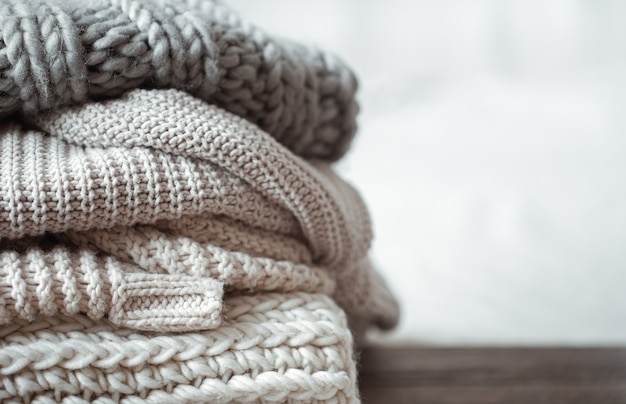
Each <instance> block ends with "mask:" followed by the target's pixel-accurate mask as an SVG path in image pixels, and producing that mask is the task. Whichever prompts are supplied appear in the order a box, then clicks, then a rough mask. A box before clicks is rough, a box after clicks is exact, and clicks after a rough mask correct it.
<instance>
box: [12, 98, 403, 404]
mask: <svg viewBox="0 0 626 404" xmlns="http://www.w3.org/2000/svg"><path fill="white" fill-rule="evenodd" d="M0 157H1V158H0V323H2V324H4V325H3V328H2V330H3V331H1V332H0V334H2V335H3V339H2V341H1V342H0V398H1V399H2V400H3V402H4V401H7V402H10V400H16V397H22V399H23V400H25V401H33V402H58V401H63V400H65V401H66V402H83V401H85V402H88V401H90V400H92V399H95V398H98V399H99V400H101V401H102V402H118V401H122V402H144V401H145V402H250V401H261V402H338V403H340V402H357V401H358V393H357V390H356V373H355V370H354V369H355V363H354V360H353V358H352V356H351V355H352V348H353V336H352V333H354V336H355V337H356V338H357V340H360V339H361V337H362V336H363V333H364V331H365V330H366V329H367V328H369V327H370V326H372V325H376V326H378V327H381V328H390V327H392V326H393V325H395V323H396V321H397V316H398V307H397V304H396V302H395V300H394V299H393V297H392V296H391V294H390V293H389V291H388V289H387V287H386V286H385V283H384V282H383V281H382V279H381V278H380V277H379V275H378V274H377V273H376V270H375V269H374V268H373V267H372V265H371V263H370V261H369V259H368V257H367V252H368V250H369V247H370V242H371V238H372V232H371V224H370V219H369V215H368V213H367V210H366V208H365V206H364V204H363V201H362V200H361V198H360V196H359V195H358V193H357V192H356V191H355V190H354V188H352V187H351V186H350V185H349V184H347V183H346V182H344V181H343V180H341V179H340V178H339V177H338V176H337V175H335V173H334V172H333V170H332V168H331V166H330V165H329V163H328V162H324V161H322V160H311V161H305V160H303V159H302V158H300V157H298V156H297V155H295V154H294V153H292V152H291V151H289V150H288V149H287V148H285V147H284V146H282V145H281V144H280V143H279V142H277V141H276V139H275V138H274V137H272V136H270V135H269V134H267V133H266V132H265V131H263V130H261V129H260V128H259V127H257V126H256V125H254V124H253V123H251V122H249V121H248V120H246V119H243V118H241V117H239V116H236V115H233V114H232V113H229V112H227V111H225V110H224V109H222V108H220V107H218V106H214V105H210V104H208V103H206V102H204V101H203V100H201V99H199V98H195V97H193V96H191V95H190V94H188V93H186V92H182V91H179V90H174V89H169V90H146V89H136V90H132V91H130V92H127V93H125V94H123V95H121V96H120V97H118V98H115V99H112V100H108V101H101V102H88V103H84V104H80V105H78V106H74V107H69V108H63V109H55V110H50V111H48V112H46V113H41V114H37V115H31V116H27V117H25V119H24V120H23V121H22V122H20V121H17V120H11V121H7V122H4V123H2V124H1V125H0ZM224 293H225V294H224ZM331 298H332V299H331ZM344 313H345V314H344ZM31 321H32V323H29V322H31ZM81 400H83V401H81ZM107 400H108V401H107Z"/></svg>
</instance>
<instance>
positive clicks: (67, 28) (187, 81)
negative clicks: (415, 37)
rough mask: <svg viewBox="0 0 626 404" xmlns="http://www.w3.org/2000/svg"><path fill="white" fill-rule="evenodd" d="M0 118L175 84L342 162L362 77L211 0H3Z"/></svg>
mask: <svg viewBox="0 0 626 404" xmlns="http://www.w3.org/2000/svg"><path fill="white" fill-rule="evenodd" d="M0 31H1V36H0V116H7V115H9V114H11V113H13V112H16V111H22V112H24V113H26V114H35V113H37V112H39V111H44V110H50V109H54V108H57V107H58V106H60V105H67V104H77V103H84V102H86V101H87V100H88V99H90V98H103V97H112V96H118V95H120V94H121V93H123V92H124V91H126V90H128V89H131V88H136V87H142V86H143V87H146V86H149V87H156V88H166V87H167V88H176V89H180V90H184V91H187V92H189V93H190V94H193V95H195V96H196V97H198V98H201V99H203V100H206V101H209V102H211V103H215V104H216V105H219V106H220V107H222V108H224V109H226V110H228V111H230V112H233V113H235V114H237V115H240V116H242V117H244V118H245V119H247V120H249V121H251V122H253V123H255V124H257V125H259V126H260V127H261V128H262V129H263V130H265V131H266V132H268V133H270V134H271V135H272V136H274V137H275V138H276V139H278V140H279V141H280V142H281V143H282V144H284V145H286V146H287V147H288V148H289V149H291V150H292V151H294V152H295V153H297V154H299V155H302V156H305V157H308V158H319V159H326V160H335V159H337V158H339V157H341V156H342V155H343V154H344V153H345V151H346V150H347V148H348V146H349V143H350V141H351V140H352V138H353V136H354V133H355V131H356V125H355V122H356V121H355V117H356V113H357V110H358V108H357V105H356V102H355V97H354V95H355V92H356V86H357V84H356V80H355V78H354V75H353V74H352V72H351V71H350V70H349V69H348V68H347V67H346V66H345V65H344V64H343V63H342V62H341V61H340V60H339V59H337V58H336V57H334V56H332V55H329V54H327V53H323V52H321V51H318V50H316V49H312V48H309V47H305V46H302V45H298V44H295V43H291V42H289V41H286V40H283V39H280V40H279V39H276V38H273V37H271V36H268V35H266V34H265V33H264V32H263V31H261V30H259V29H258V28H256V27H254V26H253V25H251V24H248V23H247V22H245V21H242V20H241V19H240V18H239V16H238V15H237V14H236V13H234V12H233V11H231V10H230V9H229V8H228V7H227V6H225V5H223V4H221V3H219V2H214V1H210V0H135V1H133V0H91V1H88V2H85V1H82V0H2V1H0Z"/></svg>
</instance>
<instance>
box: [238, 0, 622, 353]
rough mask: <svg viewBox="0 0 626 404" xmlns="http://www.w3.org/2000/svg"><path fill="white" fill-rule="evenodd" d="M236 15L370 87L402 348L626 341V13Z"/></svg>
mask: <svg viewBox="0 0 626 404" xmlns="http://www.w3.org/2000/svg"><path fill="white" fill-rule="evenodd" d="M230 3H231V4H232V6H234V7H235V8H236V9H238V10H239V11H240V12H241V13H242V14H243V16H244V17H246V18H247V19H248V20H249V21H253V22H254V23H256V25H258V26H261V27H262V28H264V29H265V30H266V31H268V32H271V33H274V34H277V35H280V36H286V37H290V38H292V39H295V40H298V41H301V42H306V43H312V44H315V45H317V46H319V47H320V48H323V49H326V50H329V51H332V52H334V53H336V54H338V55H340V56H341V57H342V58H343V59H344V60H345V61H346V62H348V64H349V65H351V67H352V68H353V69H354V71H355V72H356V74H357V76H358V77H359V80H360V92H359V101H360V105H361V108H362V110H361V114H360V118H359V133H358V135H357V138H356V140H355V142H354V144H353V148H352V151H351V152H350V153H349V154H348V156H347V158H346V159H345V160H344V161H343V162H341V163H340V164H339V166H338V168H339V169H340V171H341V173H342V174H343V175H344V176H345V177H346V178H348V179H349V180H350V181H351V182H352V183H353V184H354V185H355V186H357V188H359V190H360V191H361V192H362V194H363V196H364V198H365V200H366V202H367V203H368V205H369V207H370V210H371V213H372V216H373V220H374V225H375V236H376V238H375V242H374V246H373V256H374V258H375V260H376V262H377V263H378V264H379V267H380V268H381V270H382V272H383V273H384V275H385V277H386V278H387V279H388V281H389V283H390V285H391V287H392V288H393V290H394V291H395V292H396V294H397V295H398V297H399V299H400V301H401V304H402V309H403V317H402V321H401V324H400V326H399V328H398V329H397V330H396V331H395V332H394V333H393V334H391V335H388V336H386V339H387V340H390V341H416V342H423V343H429V344H496V345H508V344H522V345H533V344H543V345H545V344H548V345H552V344H559V345H575V344H592V345H613V344H622V345H623V344H624V343H626V293H625V292H624V289H625V288H626V178H625V174H626V159H625V158H624V157H625V156H626V23H625V21H626V20H625V18H626V2H624V1H622V0H414V1H408V0H407V1H402V0H387V1H375V0H370V1H364V0H341V1H339V0H323V1H316V2H310V1H304V0H292V1H287V0H282V1H279V0H265V1H262V2H259V1H254V0H231V1H230Z"/></svg>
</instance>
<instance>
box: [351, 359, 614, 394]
mask: <svg viewBox="0 0 626 404" xmlns="http://www.w3.org/2000/svg"><path fill="white" fill-rule="evenodd" d="M359 372H360V376H359V378H360V380H359V383H360V386H361V396H362V400H363V402H364V403H433V404H435V403H436V404H494V403H498V404H500V403H506V404H517V403H520V404H521V403H523V404H536V403H546V404H548V403H549V404H560V403H567V404H574V403H575V404H595V403H599V404H626V348H413V347H404V348H368V349H366V350H365V351H363V352H361V354H360V365H359Z"/></svg>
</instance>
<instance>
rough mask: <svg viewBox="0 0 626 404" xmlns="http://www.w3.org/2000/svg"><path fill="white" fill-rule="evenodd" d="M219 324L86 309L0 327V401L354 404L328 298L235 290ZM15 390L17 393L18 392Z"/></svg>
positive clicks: (342, 325) (337, 313) (349, 366)
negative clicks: (166, 330) (187, 327)
mask: <svg viewBox="0 0 626 404" xmlns="http://www.w3.org/2000/svg"><path fill="white" fill-rule="evenodd" d="M225 306H226V307H227V310H226V313H225V318H226V320H225V321H224V323H223V325H222V326H221V327H220V328H218V329H215V330H211V331H205V332H197V333H190V334H169V335H168V334H159V335H149V334H143V333H137V332H133V331H131V330H128V329H120V328H118V327H116V326H114V325H112V324H111V323H110V322H108V321H106V320H91V319H89V318H87V317H84V316H72V317H67V316H61V317H52V318H41V319H39V320H37V321H35V322H33V323H28V322H26V321H17V322H15V323H13V324H12V325H11V326H9V327H5V328H2V329H1V330H0V337H1V338H2V339H0V400H1V401H2V402H5V403H15V402H27V403H29V402H37V403H57V402H63V403H88V402H91V401H92V400H96V402H99V403H117V402H121V403H144V402H150V403H173V402H184V403H230V402H263V403H284V402H290V403H295V402H298V403H302V402H308V403H318V402H325V403H351V402H356V401H357V397H358V396H357V394H356V392H355V390H354V386H355V384H356V370H355V363H354V360H353V359H352V345H351V341H352V337H351V335H350V332H349V330H348V328H347V324H346V320H345V316H344V314H343V312H342V311H341V310H340V309H339V308H338V307H337V306H336V305H335V304H334V303H333V301H332V300H331V299H330V298H328V297H327V296H325V295H318V294H308V293H303V292H298V293H287V294H271V293H268V294H259V295H255V296H234V297H231V298H228V299H227V300H226V302H225ZM18 397H19V398H18Z"/></svg>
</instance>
